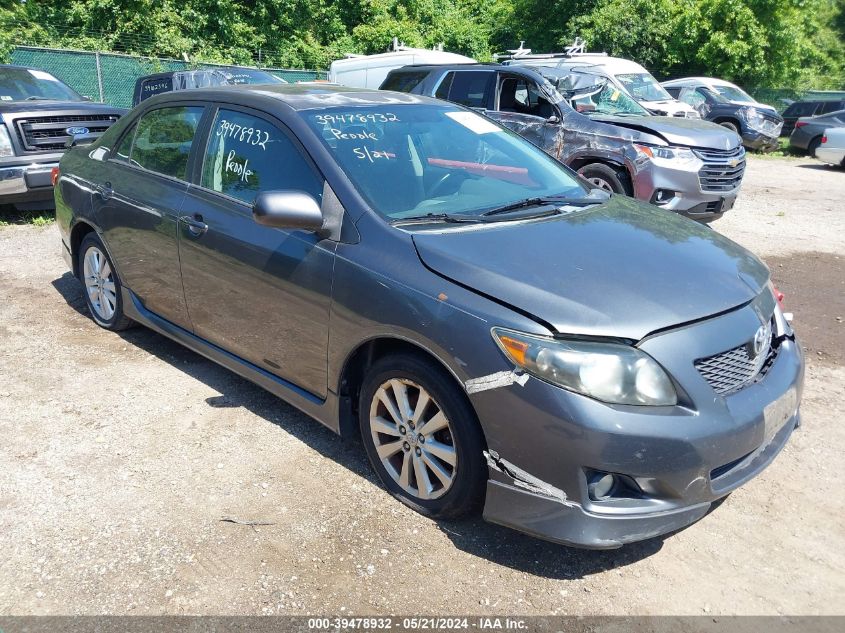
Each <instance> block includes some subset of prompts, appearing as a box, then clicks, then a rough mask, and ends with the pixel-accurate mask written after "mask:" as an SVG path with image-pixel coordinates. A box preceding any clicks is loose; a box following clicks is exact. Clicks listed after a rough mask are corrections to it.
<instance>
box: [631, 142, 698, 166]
mask: <svg viewBox="0 0 845 633" xmlns="http://www.w3.org/2000/svg"><path fill="white" fill-rule="evenodd" d="M634 149H636V150H637V157H638V158H642V159H651V160H653V159H658V160H671V161H673V162H674V163H675V164H678V163H694V162H695V161H697V160H698V159H697V158H696V156H695V154H693V152H692V150H691V149H689V148H687V147H671V146H658V145H634Z"/></svg>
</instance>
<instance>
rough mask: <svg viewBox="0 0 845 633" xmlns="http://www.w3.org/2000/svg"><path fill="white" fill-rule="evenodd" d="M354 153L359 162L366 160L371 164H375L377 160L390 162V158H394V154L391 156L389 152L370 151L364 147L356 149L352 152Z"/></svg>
mask: <svg viewBox="0 0 845 633" xmlns="http://www.w3.org/2000/svg"><path fill="white" fill-rule="evenodd" d="M352 151H353V152H355V156H356V157H357V158H358V159H360V160H368V161H370V162H371V163H374V162H376V161H377V160H379V159H384V160H390V159H391V158H396V154H391V153H390V152H384V151H381V150H375V149H374V150H370V149H369V148H366V147H356V148H355V149H353V150H352Z"/></svg>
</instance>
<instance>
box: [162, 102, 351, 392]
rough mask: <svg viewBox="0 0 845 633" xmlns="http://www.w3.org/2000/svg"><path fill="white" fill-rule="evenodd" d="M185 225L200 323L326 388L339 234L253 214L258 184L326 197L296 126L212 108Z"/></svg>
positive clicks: (262, 363) (188, 273) (190, 299)
mask: <svg viewBox="0 0 845 633" xmlns="http://www.w3.org/2000/svg"><path fill="white" fill-rule="evenodd" d="M200 154H201V160H202V163H201V164H198V165H197V169H196V172H195V176H194V182H195V184H194V185H192V186H191V187H190V189H189V191H188V194H187V197H186V199H185V203H184V205H183V212H182V214H183V218H184V219H183V222H182V223H181V225H180V229H179V230H180V260H181V266H182V281H183V284H184V288H185V298H186V300H187V304H188V310H189V312H190V316H191V321H192V323H193V326H194V332H195V333H196V334H197V335H198V336H200V337H202V338H204V339H206V340H208V341H210V342H211V343H214V344H215V345H217V346H219V347H222V348H223V349H225V350H227V351H229V352H231V353H233V354H235V355H236V356H239V357H240V358H243V359H245V360H247V361H249V362H251V363H253V364H254V365H257V366H258V367H260V368H261V369H263V370H265V371H268V372H271V373H273V374H276V375H277V376H280V377H281V378H284V379H285V380H287V381H289V382H291V383H293V384H294V385H296V386H298V387H300V388H302V389H305V390H306V391H309V392H311V393H313V394H316V395H318V396H320V397H325V395H326V388H327V354H328V335H329V308H330V303H331V288H332V270H333V266H334V252H335V248H336V245H337V244H336V242H333V241H330V240H327V239H321V238H320V237H318V236H317V235H316V234H314V233H312V232H307V231H299V230H290V231H286V230H281V229H275V228H270V227H266V226H261V225H259V224H256V223H255V222H254V221H253V219H252V203H253V201H254V200H255V196H256V194H257V193H258V192H260V191H266V190H298V191H304V192H306V193H308V194H309V195H311V196H313V197H314V198H315V199H316V200H317V201H318V202H320V201H321V199H322V193H323V186H324V180H323V177H322V175H321V174H320V173H319V172H318V171H317V169H316V167H315V166H314V165H313V163H312V162H311V160H310V158H309V157H308V155H307V154H306V153H305V151H304V149H303V148H302V147H301V145H300V144H299V142H298V141H297V140H296V139H295V137H294V136H293V134H292V133H291V132H290V131H289V130H288V129H287V128H286V127H285V126H284V125H282V123H281V122H279V121H278V120H276V119H274V118H272V117H269V116H267V115H266V114H264V113H261V112H257V111H255V110H250V109H247V108H240V107H236V106H231V105H225V106H222V105H221V106H220V109H219V110H218V111H217V112H216V113H214V114H213V116H212V119H211V124H210V126H209V132H208V139H207V142H206V143H205V148H204V151H203V152H201V153H200Z"/></svg>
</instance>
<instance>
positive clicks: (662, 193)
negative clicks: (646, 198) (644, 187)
mask: <svg viewBox="0 0 845 633" xmlns="http://www.w3.org/2000/svg"><path fill="white" fill-rule="evenodd" d="M674 197H675V192H674V191H672V190H671V189H658V190H657V191H655V192H654V195H653V196H652V197H651V203H652V204H668V203H669V202H671V201H672V198H674Z"/></svg>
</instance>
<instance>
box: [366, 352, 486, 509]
mask: <svg viewBox="0 0 845 633" xmlns="http://www.w3.org/2000/svg"><path fill="white" fill-rule="evenodd" d="M358 411H359V425H360V428H361V437H362V438H363V441H364V446H365V448H366V450H367V456H368V457H369V459H370V462H371V463H372V465H373V468H374V469H375V471H376V472H377V473H378V475H379V477H380V478H381V480H382V483H383V484H384V486H385V487H386V488H387V489H388V491H389V492H390V493H391V494H393V496H395V497H397V498H398V499H399V500H400V501H402V502H403V503H405V504H406V505H408V506H410V507H412V508H414V509H415V510H417V511H418V512H421V513H423V514H426V515H428V516H431V517H434V518H455V517H458V516H461V515H465V514H469V513H471V512H472V511H474V510H476V509H477V508H478V507H479V506H480V505H481V502H482V501H483V498H484V487H485V485H486V481H487V466H486V463H485V460H484V456H483V451H484V448H485V444H484V438H483V436H482V433H481V429H480V427H479V424H478V421H477V419H476V416H475V412H474V411H473V410H472V407H471V406H470V404H469V402H468V401H467V399H466V396H465V395H464V393H463V392H462V391H460V390H459V389H458V387H457V385H456V383H455V381H454V380H453V379H452V378H451V376H449V375H448V374H447V373H446V372H445V371H444V370H443V369H441V368H440V367H438V366H436V365H435V364H434V363H433V362H430V361H427V360H425V359H421V358H418V357H416V356H409V355H397V356H389V357H386V358H383V359H381V360H379V361H377V362H376V363H375V364H374V365H373V367H372V368H371V369H370V371H369V372H368V373H367V375H366V377H365V378H364V384H363V385H362V388H361V396H360V401H359V407H358Z"/></svg>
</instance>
